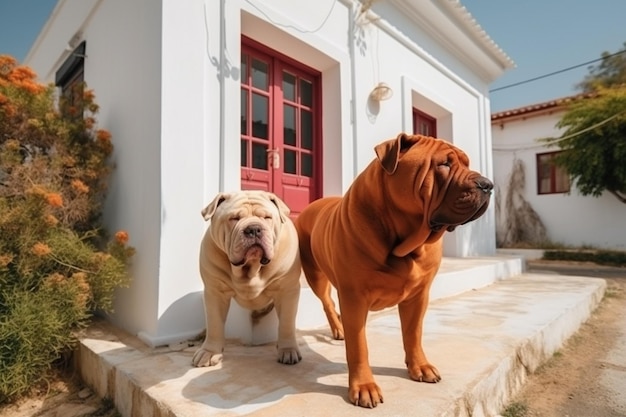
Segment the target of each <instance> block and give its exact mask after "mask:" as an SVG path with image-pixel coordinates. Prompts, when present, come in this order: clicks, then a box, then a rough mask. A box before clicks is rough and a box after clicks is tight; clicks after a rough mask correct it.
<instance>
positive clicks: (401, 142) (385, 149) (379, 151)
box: [374, 133, 419, 175]
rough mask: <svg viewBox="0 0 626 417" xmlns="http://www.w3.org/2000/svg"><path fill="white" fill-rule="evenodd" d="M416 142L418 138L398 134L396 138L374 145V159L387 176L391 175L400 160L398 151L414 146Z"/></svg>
mask: <svg viewBox="0 0 626 417" xmlns="http://www.w3.org/2000/svg"><path fill="white" fill-rule="evenodd" d="M418 140H419V136H408V135H407V134H406V133H400V134H399V135H398V137H397V138H395V139H391V140H388V141H385V142H383V143H381V144H378V145H376V147H375V148H374V151H375V152H376V157H377V158H378V161H379V162H380V164H381V165H382V166H383V169H384V170H385V172H386V173H387V174H390V175H391V174H393V173H394V172H396V168H398V161H399V160H400V151H402V150H406V149H407V148H410V147H411V146H413V145H415V144H416V143H417V142H418Z"/></svg>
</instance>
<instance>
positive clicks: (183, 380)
mask: <svg viewBox="0 0 626 417" xmlns="http://www.w3.org/2000/svg"><path fill="white" fill-rule="evenodd" d="M605 287H606V284H605V281H604V280H601V279H595V278H584V277H570V276H561V275H542V274H520V275H518V276H516V277H513V278H510V279H506V280H502V281H498V282H496V283H494V284H492V285H489V286H486V287H482V288H480V289H477V290H474V291H467V292H464V293H462V294H457V295H453V296H450V297H446V298H440V299H439V300H435V301H433V302H432V303H431V306H430V308H429V310H428V312H427V315H426V320H425V331H424V333H425V334H424V348H425V351H426V353H427V355H428V356H429V359H430V361H431V362H432V363H433V364H435V366H437V367H438V369H439V371H440V372H441V374H442V377H443V380H442V381H441V382H440V383H438V384H426V383H418V382H414V381H411V380H410V379H408V377H407V372H406V369H405V365H404V353H403V349H402V341H401V333H400V328H399V321H398V316H397V311H396V310H395V309H390V310H386V311H384V312H380V313H376V314H371V315H370V318H369V322H368V326H367V339H368V342H369V343H368V346H369V356H370V364H371V365H372V369H373V372H374V374H375V377H376V379H377V382H378V384H379V385H380V386H381V388H382V390H383V394H384V399H385V402H384V403H383V404H381V405H379V406H378V407H376V408H375V409H372V410H364V409H361V408H359V407H355V406H353V405H351V404H349V403H348V402H347V384H348V377H347V367H346V362H345V351H344V346H343V342H339V341H334V340H331V339H330V338H329V332H328V330H327V328H326V327H325V326H324V327H322V328H318V329H307V330H300V331H299V332H298V338H299V343H300V348H301V351H302V355H303V361H302V362H300V363H299V364H297V365H293V366H287V365H281V364H279V363H277V362H276V357H275V348H274V346H273V345H272V344H267V345H262V346H244V345H242V344H241V343H238V342H232V343H229V344H228V345H227V347H226V349H225V352H224V362H223V363H222V364H220V365H218V366H216V367H212V368H193V367H192V366H191V365H190V363H191V357H192V355H193V352H194V351H195V350H196V348H197V346H192V345H193V344H194V343H192V342H189V343H185V344H181V345H179V346H170V347H168V348H157V349H150V348H147V347H146V346H145V345H143V344H142V343H141V342H140V341H139V340H138V339H136V338H134V337H130V336H128V335H125V334H123V333H120V332H119V331H117V330H115V329H113V328H111V327H109V326H108V325H107V324H105V323H100V324H99V325H95V326H93V327H92V328H90V329H89V331H88V332H87V334H86V335H85V336H84V337H83V338H82V339H81V344H80V348H79V351H78V354H77V355H76V359H77V362H78V367H79V369H80V371H81V373H82V376H83V378H84V381H85V382H86V383H87V384H88V385H90V386H91V387H92V388H93V389H94V390H95V391H96V392H97V393H98V395H100V396H102V397H108V398H111V399H113V400H114V402H115V404H116V406H117V408H118V410H119V411H120V413H121V414H122V416H124V417H130V416H133V417H135V416H139V417H144V416H145V417H152V416H154V417H192V416H193V417H195V416H220V417H223V416H242V415H246V416H254V417H264V416H268V417H282V416H289V417H291V416H294V417H296V416H307V417H309V416H324V417H327V416H333V417H335V416H338V417H342V416H357V415H358V416H363V415H366V414H367V416H368V417H373V416H386V417H389V416H409V415H410V416H424V417H433V416H446V417H447V416H459V417H466V416H473V417H479V416H494V415H496V414H498V412H499V411H500V410H501V408H502V406H503V404H505V403H506V402H507V400H508V399H510V398H511V395H512V394H513V393H514V392H516V391H517V390H518V389H519V388H520V386H521V385H522V384H523V382H524V380H525V378H526V376H527V374H528V373H529V372H532V371H534V370H535V369H536V368H537V367H538V366H539V365H540V364H542V363H543V362H544V361H545V360H547V359H548V358H549V357H550V356H551V355H552V354H553V353H554V352H555V351H556V350H557V349H559V347H560V346H561V345H562V344H563V342H564V341H565V340H566V339H567V338H568V337H569V336H571V335H572V334H573V333H574V332H575V331H576V330H577V329H578V327H579V326H580V324H581V323H582V322H584V321H585V320H586V319H587V318H588V317H589V315H590V314H591V312H592V311H593V309H594V308H595V307H596V306H597V305H598V303H599V302H600V300H601V298H602V296H603V294H604V290H605ZM318 308H319V307H318ZM300 314H303V313H302V312H300ZM195 344H199V342H195Z"/></svg>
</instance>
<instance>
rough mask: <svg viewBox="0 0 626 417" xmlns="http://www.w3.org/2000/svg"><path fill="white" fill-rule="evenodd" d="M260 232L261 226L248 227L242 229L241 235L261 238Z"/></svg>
mask: <svg viewBox="0 0 626 417" xmlns="http://www.w3.org/2000/svg"><path fill="white" fill-rule="evenodd" d="M261 233H262V230H261V226H255V225H252V226H248V227H246V228H245V229H243V234H244V235H245V236H246V237H258V236H261Z"/></svg>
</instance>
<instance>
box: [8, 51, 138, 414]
mask: <svg viewBox="0 0 626 417" xmlns="http://www.w3.org/2000/svg"><path fill="white" fill-rule="evenodd" d="M35 79H36V77H35V74H34V73H33V72H32V70H30V69H29V68H27V67H24V66H20V65H18V64H17V62H16V61H15V60H14V59H13V58H11V57H8V56H0V404H3V403H7V402H9V401H11V400H13V399H15V398H17V397H19V396H20V395H23V394H25V393H27V392H28V390H29V389H30V388H31V387H32V386H33V385H34V384H37V383H38V382H40V381H41V380H43V379H45V378H46V377H47V375H48V373H47V372H48V371H49V370H50V368H51V366H52V364H53V363H54V361H55V360H56V359H58V358H59V357H60V356H61V355H62V354H63V353H65V352H67V351H68V350H70V349H71V348H72V347H73V346H74V344H75V343H76V331H77V330H79V329H81V328H82V327H84V326H85V325H87V324H88V320H89V318H90V316H91V314H92V313H93V312H95V311H98V310H102V311H111V308H112V304H113V291H114V290H115V288H117V287H121V286H127V285H128V282H129V276H128V263H129V260H130V258H131V257H132V255H133V253H134V249H133V248H132V247H130V246H128V234H127V233H126V232H125V231H118V232H117V233H115V235H114V236H113V237H112V238H109V237H108V236H107V235H106V233H105V231H104V229H103V228H102V225H101V223H100V221H101V208H102V203H103V201H104V197H105V192H106V185H107V179H108V176H109V174H110V171H111V166H110V165H109V163H108V158H109V156H110V155H111V152H112V151H113V146H112V144H111V140H110V139H111V135H110V134H109V133H108V132H107V131H106V130H98V129H96V128H95V124H96V120H95V118H94V116H95V114H96V113H97V110H98V106H97V105H96V104H95V102H94V95H93V93H92V92H91V91H89V90H85V89H84V86H77V89H76V90H75V91H74V94H73V99H74V102H73V103H72V106H70V105H69V103H68V102H66V101H64V100H63V99H61V100H60V101H59V108H60V110H58V109H57V107H56V106H55V97H54V92H55V89H54V87H53V86H44V85H41V84H38V83H37V82H36V81H35ZM77 97H78V99H77Z"/></svg>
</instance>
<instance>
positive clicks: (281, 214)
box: [192, 191, 302, 366]
mask: <svg viewBox="0 0 626 417" xmlns="http://www.w3.org/2000/svg"><path fill="white" fill-rule="evenodd" d="M202 215H203V217H204V219H205V220H211V224H210V225H209V228H208V229H207V231H206V233H205V235H204V238H203V239H202V244H201V247H200V275H201V276H202V281H203V283H204V310H205V315H206V338H205V340H204V343H203V344H202V346H201V347H200V349H198V350H197V351H196V352H195V354H194V356H193V359H192V363H193V365H194V366H213V365H216V364H218V363H220V362H221V361H222V352H223V350H224V323H225V322H226V315H227V314H228V308H229V306H230V300H231V299H232V298H234V299H235V300H236V301H237V303H238V304H239V305H241V306H242V307H244V308H247V309H250V310H252V314H251V319H252V320H253V321H256V320H258V319H260V318H261V317H262V316H264V315H265V314H267V313H269V312H270V311H271V310H272V308H276V313H277V314H278V322H279V325H278V342H277V348H278V362H280V363H284V364H289V365H291V364H295V363H298V362H299V361H300V360H301V359H302V356H301V354H300V350H299V349H298V344H297V342H296V334H295V333H296V324H295V323H296V312H297V308H298V299H299V297H300V274H301V266H300V256H299V250H298V235H297V233H296V229H295V227H294V225H293V223H292V221H291V219H290V218H289V208H288V207H287V205H286V204H285V203H284V202H283V201H282V200H281V199H280V198H278V197H277V196H276V195H274V194H272V193H269V192H266V191H238V192H233V193H220V194H218V195H217V196H216V197H215V199H214V200H213V201H212V202H211V203H210V204H209V205H208V206H207V207H206V208H204V210H202Z"/></svg>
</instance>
